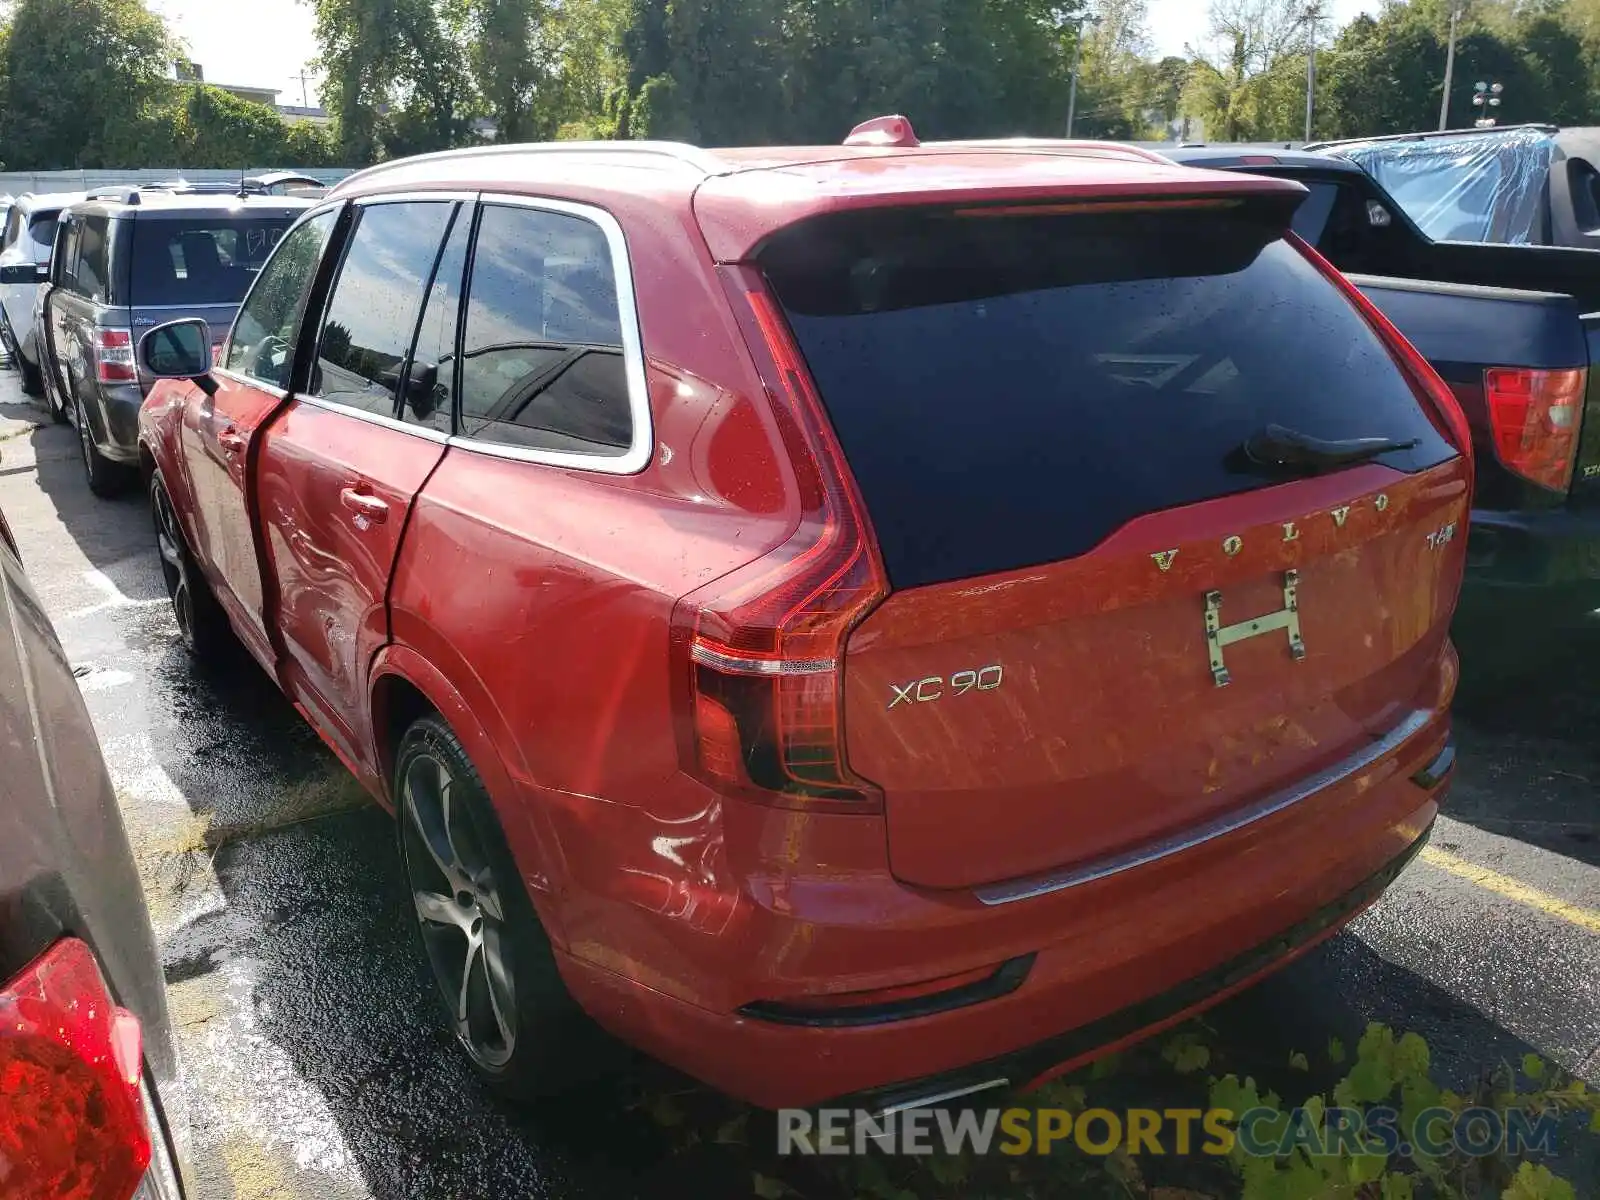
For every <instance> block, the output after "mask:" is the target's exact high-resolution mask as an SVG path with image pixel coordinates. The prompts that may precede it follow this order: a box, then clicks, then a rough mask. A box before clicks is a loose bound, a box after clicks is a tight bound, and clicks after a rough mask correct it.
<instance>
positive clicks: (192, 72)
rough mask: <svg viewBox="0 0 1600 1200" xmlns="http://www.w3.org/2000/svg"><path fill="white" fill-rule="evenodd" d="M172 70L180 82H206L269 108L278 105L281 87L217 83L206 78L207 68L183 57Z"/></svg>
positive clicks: (174, 76)
mask: <svg viewBox="0 0 1600 1200" xmlns="http://www.w3.org/2000/svg"><path fill="white" fill-rule="evenodd" d="M172 70H173V78H174V79H176V80H177V81H178V82H179V83H192V84H202V83H204V84H208V85H209V86H211V87H214V88H216V89H218V90H219V91H223V92H227V93H228V94H229V95H230V96H237V97H239V99H241V100H248V101H250V102H251V103H252V104H265V105H266V106H267V107H268V108H277V107H278V93H279V91H280V89H279V88H264V87H249V86H247V85H244V84H238V83H217V82H215V81H214V80H209V79H207V78H206V73H205V69H204V68H202V67H201V66H200V64H199V63H197V62H187V61H184V60H182V59H180V60H178V61H177V62H175V63H173V64H172Z"/></svg>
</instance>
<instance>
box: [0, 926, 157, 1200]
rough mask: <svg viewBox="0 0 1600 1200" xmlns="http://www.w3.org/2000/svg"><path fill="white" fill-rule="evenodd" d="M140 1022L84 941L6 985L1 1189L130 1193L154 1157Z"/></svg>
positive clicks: (85, 1195)
mask: <svg viewBox="0 0 1600 1200" xmlns="http://www.w3.org/2000/svg"><path fill="white" fill-rule="evenodd" d="M141 1063H142V1057H141V1038H140V1032H139V1022H138V1019H137V1018H136V1017H134V1015H133V1014H132V1013H130V1012H128V1011H127V1010H125V1009H122V1008H118V1007H117V1006H116V1004H115V1003H113V1002H112V999H111V996H110V995H109V993H108V992H107V991H106V985H105V980H104V979H102V978H101V975H100V968H99V967H98V966H97V965H96V964H95V960H94V955H93V954H92V953H91V952H90V950H89V947H88V946H86V945H85V944H84V943H83V942H80V941H77V940H75V939H72V938H68V939H66V940H64V941H60V942H57V943H56V944H55V946H53V947H52V948H51V949H50V950H48V951H47V952H46V953H45V954H43V955H41V956H40V957H39V958H37V959H35V960H34V961H33V962H32V963H31V964H30V965H29V966H28V967H27V968H26V969H25V970H24V971H23V972H22V973H21V974H20V975H18V976H17V977H16V978H15V979H12V980H11V981H10V982H8V983H6V984H5V986H4V987H3V988H0V1194H4V1195H5V1197H6V1200H129V1198H130V1197H133V1196H135V1195H136V1194H137V1193H138V1190H139V1189H140V1187H141V1182H142V1181H143V1180H144V1177H145V1171H146V1169H147V1168H148V1167H149V1165H150V1159H151V1148H152V1147H151V1137H150V1127H149V1125H148V1123H147V1121H146V1116H145V1108H144V1103H143V1100H142V1097H141V1094H140V1087H139V1075H140V1068H141Z"/></svg>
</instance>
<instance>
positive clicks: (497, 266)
mask: <svg viewBox="0 0 1600 1200" xmlns="http://www.w3.org/2000/svg"><path fill="white" fill-rule="evenodd" d="M461 432H462V433H463V434H464V435H466V436H469V437H474V438H479V439H481V440H484V441H493V442H503V443H506V444H508V445H513V446H522V447H527V448H530V449H539V450H557V451H565V452H569V453H574V452H575V453H582V454H609V453H614V452H615V451H619V450H626V449H627V448H628V446H629V444H630V443H631V441H632V438H633V423H632V419H631V417H630V414H629V410H628V385H627V373H626V371H625V370H624V368H623V358H622V325H621V318H620V313H619V307H618V303H617V286H616V278H615V275H614V274H613V271H612V265H611V250H610V246H609V244H608V243H607V241H606V237H605V234H604V233H603V232H602V231H601V229H600V227H599V226H598V225H596V224H594V222H592V221H586V220H584V219H583V218H582V217H575V216H570V215H568V214H566V213H555V212H544V211H541V210H538V209H531V208H513V207H509V206H499V205H489V206H486V207H485V208H484V210H483V219H482V221H481V222H480V225H479V229H478V240H477V245H476V248H475V250H474V252H473V266H472V284H471V288H470V289H469V292H468V297H467V323H466V329H465V338H464V349H463V358H462V371H461Z"/></svg>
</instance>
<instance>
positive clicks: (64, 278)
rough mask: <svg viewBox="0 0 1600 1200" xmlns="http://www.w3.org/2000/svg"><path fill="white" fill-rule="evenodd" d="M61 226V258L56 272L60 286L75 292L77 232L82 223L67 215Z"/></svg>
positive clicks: (76, 283) (76, 284)
mask: <svg viewBox="0 0 1600 1200" xmlns="http://www.w3.org/2000/svg"><path fill="white" fill-rule="evenodd" d="M61 227H62V229H63V230H65V232H64V233H62V235H61V246H60V251H61V260H60V263H59V264H58V266H57V267H56V272H57V275H58V277H59V281H60V283H61V286H62V287H64V288H66V289H67V290H68V291H73V292H75V291H77V290H78V282H77V274H78V234H79V231H80V230H81V229H82V228H83V224H82V222H80V221H75V220H73V219H72V218H71V217H67V218H64V219H63V220H62V222H61Z"/></svg>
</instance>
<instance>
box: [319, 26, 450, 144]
mask: <svg viewBox="0 0 1600 1200" xmlns="http://www.w3.org/2000/svg"><path fill="white" fill-rule="evenodd" d="M312 2H313V3H314V5H315V7H316V13H317V26H316V28H317V41H318V43H319V44H320V45H321V47H322V54H321V59H320V61H321V65H322V68H323V70H324V71H325V72H326V75H327V82H326V83H325V84H324V85H323V103H324V104H325V105H326V106H327V109H328V111H329V112H330V113H332V114H333V118H334V123H335V128H336V129H337V131H338V133H337V137H338V143H339V152H340V156H341V157H342V158H344V159H345V161H346V162H348V163H349V164H350V165H352V166H360V165H364V164H366V163H371V162H375V161H376V160H377V159H378V157H379V155H380V154H381V152H382V145H383V143H382V132H383V128H384V124H385V122H384V114H385V113H386V112H387V110H388V107H389V100H390V95H391V93H392V90H393V87H394V83H395V80H396V79H398V78H399V77H400V74H401V72H402V70H403V69H404V65H405V61H406V44H405V40H404V38H403V36H402V33H401V30H402V28H404V27H405V26H404V24H403V23H402V22H401V20H400V10H401V8H402V7H403V6H407V5H414V4H417V3H425V2H426V0H312Z"/></svg>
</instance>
